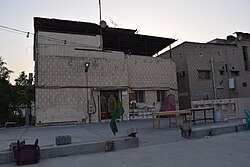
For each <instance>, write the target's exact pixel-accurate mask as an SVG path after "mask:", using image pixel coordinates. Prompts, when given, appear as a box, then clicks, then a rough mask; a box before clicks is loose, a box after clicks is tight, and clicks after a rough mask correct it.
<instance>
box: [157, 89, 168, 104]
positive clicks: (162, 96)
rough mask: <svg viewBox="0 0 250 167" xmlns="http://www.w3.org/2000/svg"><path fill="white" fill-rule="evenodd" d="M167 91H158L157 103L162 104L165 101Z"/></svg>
mask: <svg viewBox="0 0 250 167" xmlns="http://www.w3.org/2000/svg"><path fill="white" fill-rule="evenodd" d="M165 93H166V91H165V90H158V91H157V102H162V101H163V100H164V99H165Z"/></svg>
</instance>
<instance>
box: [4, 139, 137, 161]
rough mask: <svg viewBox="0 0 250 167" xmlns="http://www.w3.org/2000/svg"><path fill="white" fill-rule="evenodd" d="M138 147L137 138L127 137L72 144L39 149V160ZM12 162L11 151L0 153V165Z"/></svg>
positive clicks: (12, 155)
mask: <svg viewBox="0 0 250 167" xmlns="http://www.w3.org/2000/svg"><path fill="white" fill-rule="evenodd" d="M138 146H139V138H138V137H127V136H126V137H118V138H114V139H110V140H103V141H98V142H85V143H72V144H68V145H59V146H56V145H54V146H49V147H42V148H40V159H46V158H55V157H61V156H70V155H79V154H91V153H100V152H107V151H115V150H124V149H129V148H135V147H138ZM14 161H15V160H14V154H13V152H12V151H3V152H0V164H5V163H11V162H14Z"/></svg>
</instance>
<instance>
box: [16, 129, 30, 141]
mask: <svg viewBox="0 0 250 167" xmlns="http://www.w3.org/2000/svg"><path fill="white" fill-rule="evenodd" d="M28 129H29V127H26V128H25V130H24V131H23V133H22V134H21V136H20V137H19V138H18V139H17V140H20V139H21V138H22V137H23V135H24V133H26V132H27V131H28Z"/></svg>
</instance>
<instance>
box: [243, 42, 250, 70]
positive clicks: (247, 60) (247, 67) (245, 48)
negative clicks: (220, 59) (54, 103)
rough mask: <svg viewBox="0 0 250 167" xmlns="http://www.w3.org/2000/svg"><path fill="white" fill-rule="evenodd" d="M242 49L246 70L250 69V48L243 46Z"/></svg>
mask: <svg viewBox="0 0 250 167" xmlns="http://www.w3.org/2000/svg"><path fill="white" fill-rule="evenodd" d="M242 51H243V59H244V66H245V70H246V71H249V70H250V68H249V58H248V52H247V51H248V48H247V46H242Z"/></svg>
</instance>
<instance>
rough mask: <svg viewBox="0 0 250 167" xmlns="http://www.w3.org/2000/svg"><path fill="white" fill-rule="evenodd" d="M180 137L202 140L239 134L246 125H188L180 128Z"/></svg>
mask: <svg viewBox="0 0 250 167" xmlns="http://www.w3.org/2000/svg"><path fill="white" fill-rule="evenodd" d="M180 129H181V135H182V137H185V138H190V139H191V138H204V137H206V136H215V135H221V134H225V133H232V132H239V131H244V130H247V129H246V124H243V123H230V124H213V125H207V126H201V127H191V126H188V125H185V126H181V127H180Z"/></svg>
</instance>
